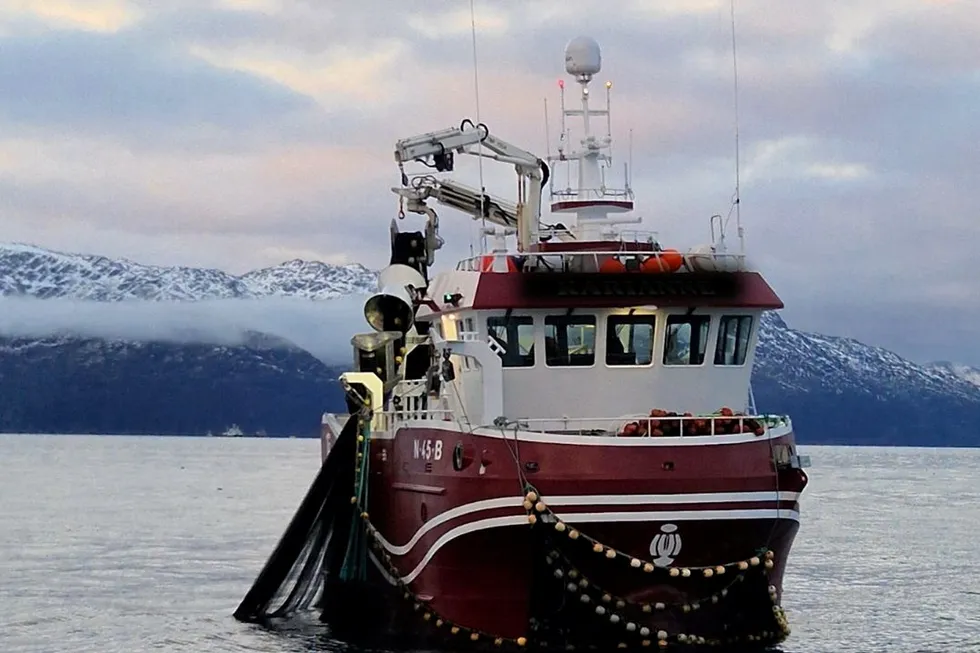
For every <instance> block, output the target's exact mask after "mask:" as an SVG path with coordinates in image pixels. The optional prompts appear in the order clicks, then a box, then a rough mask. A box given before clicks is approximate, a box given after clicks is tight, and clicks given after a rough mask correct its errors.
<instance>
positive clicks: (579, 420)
mask: <svg viewBox="0 0 980 653" xmlns="http://www.w3.org/2000/svg"><path fill="white" fill-rule="evenodd" d="M379 416H380V417H382V419H383V420H384V424H385V427H386V428H390V426H391V425H393V424H394V423H396V422H400V421H407V420H413V419H418V420H442V421H457V422H458V421H460V420H459V419H458V418H457V416H458V413H457V412H456V411H454V410H450V409H442V408H439V409H422V408H420V409H399V410H388V411H385V412H383V413H380V415H379ZM506 424H507V425H506V426H503V427H501V426H500V424H499V423H495V424H485V425H482V426H480V427H479V428H504V429H508V430H509V429H512V428H514V427H515V426H516V427H517V429H518V430H521V431H528V432H532V433H560V434H562V435H582V436H610V435H615V436H620V437H693V436H715V435H738V434H755V435H756V436H762V435H765V434H766V433H768V432H769V430H770V429H773V428H779V427H784V426H785V427H789V428H792V425H793V422H792V420H791V419H790V418H789V416H787V415H717V414H709V415H667V416H659V417H658V416H650V415H635V416H630V415H621V416H619V417H532V418H526V419H517V420H507V421H506ZM597 425H605V427H602V426H597ZM631 426H633V428H630V427H631ZM736 427H737V428H736Z"/></svg>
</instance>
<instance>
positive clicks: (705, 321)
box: [660, 313, 712, 368]
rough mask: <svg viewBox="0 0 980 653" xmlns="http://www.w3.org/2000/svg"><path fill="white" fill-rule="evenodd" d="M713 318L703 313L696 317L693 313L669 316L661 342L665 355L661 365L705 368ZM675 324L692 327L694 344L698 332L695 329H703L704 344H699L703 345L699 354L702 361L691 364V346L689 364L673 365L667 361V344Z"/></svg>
mask: <svg viewBox="0 0 980 653" xmlns="http://www.w3.org/2000/svg"><path fill="white" fill-rule="evenodd" d="M711 318H712V316H711V315H705V314H703V313H701V314H697V315H695V314H693V313H672V314H669V315H667V319H666V320H664V335H663V338H662V339H661V342H662V343H663V353H662V354H661V356H660V361H661V364H662V365H663V366H664V367H675V368H676V367H680V368H684V367H704V365H705V363H706V362H707V360H708V341H709V340H710V339H711V322H712V319H711ZM674 324H681V325H683V324H688V325H690V326H691V341H692V342H694V341H695V338H694V335H695V332H696V330H695V327H699V330H701V329H703V333H704V335H703V344H702V343H701V342H699V344H701V347H699V354H700V357H701V361H700V362H699V363H691V362H690V360H691V355H690V354H691V351H692V348H691V347H690V346H689V348H688V362H687V363H671V362H668V360H667V352H668V348H667V342H668V338H669V337H670V327H671V326H672V325H674ZM701 325H705V326H704V327H701ZM698 337H699V338H701V336H698Z"/></svg>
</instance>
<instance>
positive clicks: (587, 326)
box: [544, 315, 595, 367]
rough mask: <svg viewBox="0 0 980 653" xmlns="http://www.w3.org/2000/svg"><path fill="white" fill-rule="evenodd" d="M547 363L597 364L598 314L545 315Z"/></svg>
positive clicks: (561, 364)
mask: <svg viewBox="0 0 980 653" xmlns="http://www.w3.org/2000/svg"><path fill="white" fill-rule="evenodd" d="M544 344H545V348H544V352H545V359H544V360H545V363H546V364H547V365H550V366H551V367H569V366H587V365H595V316H594V315H551V316H548V317H546V318H544Z"/></svg>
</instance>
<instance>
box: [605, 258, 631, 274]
mask: <svg viewBox="0 0 980 653" xmlns="http://www.w3.org/2000/svg"><path fill="white" fill-rule="evenodd" d="M599 272H603V273H605V274H614V273H617V272H626V264H625V263H623V262H622V261H620V260H619V259H618V258H607V259H606V260H605V261H603V262H602V263H600V264H599Z"/></svg>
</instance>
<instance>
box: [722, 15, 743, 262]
mask: <svg viewBox="0 0 980 653" xmlns="http://www.w3.org/2000/svg"><path fill="white" fill-rule="evenodd" d="M729 4H730V7H731V24H732V85H733V103H734V107H735V195H734V196H733V197H732V208H733V209H734V210H735V225H736V229H737V231H738V239H739V243H740V247H741V253H742V254H744V253H745V243H744V241H743V239H742V214H741V188H740V186H741V171H740V160H739V159H740V154H739V141H738V124H739V116H738V51H737V49H736V45H735V0H730V3H729ZM731 214H732V212H731V210H729V212H728V216H729V217H728V219H726V220H725V222H726V225H725V226H726V227H727V222H728V220H729V219H731Z"/></svg>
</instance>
